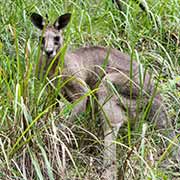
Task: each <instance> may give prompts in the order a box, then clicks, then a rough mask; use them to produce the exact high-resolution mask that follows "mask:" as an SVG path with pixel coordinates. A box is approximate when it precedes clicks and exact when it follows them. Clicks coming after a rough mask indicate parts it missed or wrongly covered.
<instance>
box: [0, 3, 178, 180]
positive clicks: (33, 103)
mask: <svg viewBox="0 0 180 180" xmlns="http://www.w3.org/2000/svg"><path fill="white" fill-rule="evenodd" d="M147 5H148V13H146V12H143V11H142V10H141V9H140V8H139V6H138V4H136V3H135V2H134V1H133V0H132V1H127V2H125V1H122V6H123V11H119V10H118V8H117V7H116V5H115V4H113V3H112V2H111V1H109V0H103V1H98V0H96V1H88V0H84V1H81V0H80V1H79V0H75V1H63V0H47V1H43V0H35V1H32V0H13V1H12V0H6V1H1V3H0V110H1V111H0V179H2V180H12V179H19V180H20V179H23V180H30V179H33V180H34V179H50V180H54V179H68V178H69V179H75V178H79V179H100V176H101V173H102V171H103V165H102V164H103V163H102V157H101V156H102V149H103V144H102V130H101V129H102V128H101V123H99V116H98V114H95V113H93V112H94V111H93V109H95V105H94V104H95V103H94V102H95V101H96V99H95V97H94V96H93V92H92V91H90V92H89V93H88V94H86V95H85V96H90V106H89V108H88V109H87V112H85V113H82V114H81V115H80V116H79V117H78V118H77V120H76V121H75V122H73V123H72V122H68V117H69V114H70V111H71V109H72V108H73V107H74V106H76V103H78V102H75V103H74V104H70V103H69V102H68V101H67V100H66V99H64V98H62V95H61V92H60V90H61V87H55V86H54V85H53V81H55V79H52V80H47V81H43V80H39V79H38V78H37V76H36V67H37V63H38V54H39V51H40V48H38V38H39V36H40V34H38V33H37V31H36V30H35V29H34V27H33V26H32V24H31V22H30V20H29V14H30V13H31V12H38V13H40V14H42V15H43V16H45V15H46V14H48V16H49V19H50V21H54V20H55V19H56V17H57V16H59V15H60V14H63V13H65V12H71V13H72V20H71V23H70V25H69V26H68V29H66V30H65V32H64V37H65V42H66V43H67V45H68V48H70V49H74V48H78V47H80V46H85V45H103V46H111V47H114V48H117V49H120V50H121V51H123V52H125V53H127V54H129V55H132V56H133V58H134V59H136V60H137V61H139V62H141V63H142V64H143V66H144V67H145V68H148V70H149V71H151V72H152V74H153V77H154V79H158V81H159V87H158V88H159V89H160V90H161V93H162V94H163V97H164V102H165V104H166V106H167V109H168V115H169V117H170V118H171V119H172V122H173V124H174V127H175V129H176V131H178V129H179V126H180V122H179V121H180V110H179V107H180V93H179V91H180V87H179V86H180V74H179V73H180V56H179V54H180V51H179V48H180V43H179V41H180V39H179V37H180V34H179V29H180V14H179V9H180V4H179V2H178V1H177V0H158V1H153V0H148V1H147ZM140 70H141V69H140ZM57 79H59V80H61V76H57ZM62 86H63V85H62ZM58 96H61V100H59V99H58V98H57V97H58ZM82 98H83V97H82ZM79 101H81V99H79ZM142 116H143V114H142ZM139 119H143V117H139ZM128 127H129V126H128ZM140 127H141V128H137V129H138V130H137V129H135V130H131V127H129V128H127V126H125V127H124V128H123V129H122V130H120V133H119V134H120V135H119V137H118V139H117V141H116V142H115V143H116V144H117V146H118V150H117V152H118V153H119V157H120V158H119V160H118V162H119V166H120V167H121V169H122V171H120V173H119V176H120V178H122V177H124V178H125V179H136V180H137V179H172V178H174V179H178V178H180V173H179V172H178V171H176V170H177V169H178V168H179V167H178V164H177V163H174V164H173V169H172V168H171V167H170V166H169V165H167V166H165V167H162V166H163V164H161V162H160V164H159V163H158V159H159V158H158V156H160V154H159V153H160V152H159V150H160V148H158V147H159V144H160V143H162V141H163V137H160V138H157V137H158V136H159V133H158V132H157V131H155V130H154V129H153V128H152V129H151V128H148V127H149V125H148V124H146V123H145V122H144V121H143V122H142V126H140ZM126 129H128V130H126ZM127 137H128V142H126V141H127V140H126V139H127ZM159 139H160V140H161V141H160V140H159ZM170 144H172V143H170ZM172 145H173V146H175V145H174V144H172ZM163 152H164V151H163ZM163 152H161V153H162V154H163ZM122 167H123V168H122Z"/></svg>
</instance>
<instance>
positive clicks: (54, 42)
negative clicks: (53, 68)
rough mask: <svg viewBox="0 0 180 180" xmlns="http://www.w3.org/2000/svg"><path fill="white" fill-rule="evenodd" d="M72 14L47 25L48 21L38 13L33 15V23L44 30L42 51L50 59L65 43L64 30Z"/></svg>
mask: <svg viewBox="0 0 180 180" xmlns="http://www.w3.org/2000/svg"><path fill="white" fill-rule="evenodd" d="M70 18H71V14H70V13H66V14H64V15H61V16H59V17H58V18H57V19H56V21H55V22H54V24H46V20H45V19H44V18H43V17H42V16H41V15H39V14H37V13H32V14H31V21H32V23H33V24H34V25H35V26H36V27H37V28H38V29H40V30H43V29H44V33H43V37H42V47H41V48H42V51H43V54H45V55H46V56H47V57H48V58H53V57H54V56H55V55H56V54H57V52H58V50H59V49H60V48H61V46H62V43H63V37H62V29H63V28H64V27H65V26H66V25H67V24H68V23H69V21H70Z"/></svg>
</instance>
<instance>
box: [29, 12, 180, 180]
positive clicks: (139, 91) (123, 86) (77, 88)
mask: <svg viewBox="0 0 180 180" xmlns="http://www.w3.org/2000/svg"><path fill="white" fill-rule="evenodd" d="M30 18H31V21H32V23H33V24H34V25H35V26H36V27H37V28H38V29H40V30H41V31H42V30H43V35H42V47H41V49H42V50H41V57H40V63H39V64H40V68H42V64H43V63H44V64H45V65H44V66H43V71H45V72H46V71H47V69H48V67H49V65H50V64H51V63H52V61H53V60H54V59H56V60H55V61H54V63H53V65H52V67H51V69H50V71H49V74H48V75H49V77H52V76H53V75H54V74H55V72H56V68H57V66H58V62H59V61H61V56H60V55H61V53H59V52H61V48H62V47H63V36H62V30H63V28H64V27H65V26H67V24H68V23H69V21H70V19H71V14H70V13H66V14H63V15H61V16H59V17H58V18H57V19H56V21H55V22H54V24H48V23H47V24H46V21H45V19H44V18H43V17H42V16H41V15H39V14H37V13H32V14H31V17H30ZM58 53H59V54H58ZM130 67H132V71H130V69H131V68H130ZM40 68H39V69H40ZM130 72H132V76H131V75H130ZM61 73H62V74H63V77H64V79H65V80H66V79H67V78H68V77H74V78H73V79H72V80H71V81H68V83H66V85H65V87H64V91H65V94H66V95H67V97H68V98H69V99H70V100H71V102H75V101H76V100H77V99H79V98H80V97H82V96H83V95H85V94H86V93H87V92H88V89H93V88H97V91H96V94H97V99H98V105H99V108H100V111H101V113H102V121H103V131H104V159H103V162H104V167H105V168H106V170H105V172H104V174H103V177H104V179H106V180H117V165H116V144H115V143H114V142H113V141H115V140H116V137H117V134H118V131H119V128H120V127H121V126H122V125H123V124H124V123H125V122H126V121H127V120H128V119H129V118H128V117H130V119H132V120H133V119H136V117H137V115H138V113H137V101H139V104H140V105H139V106H140V107H139V111H142V110H143V108H144V107H146V106H148V104H149V102H150V100H149V99H150V98H149V97H152V96H154V98H153V101H152V103H151V108H150V110H149V117H148V119H149V120H151V119H152V117H155V116H157V118H153V119H155V120H154V121H153V122H155V123H156V125H157V128H159V129H165V130H167V129H168V134H169V138H170V139H172V138H173V137H175V133H174V131H173V129H172V126H171V122H170V121H169V119H168V116H167V114H166V110H165V108H164V106H163V103H162V97H161V95H160V94H159V93H158V92H157V93H155V89H156V87H155V85H154V83H153V80H152V78H151V76H150V74H148V73H146V75H145V76H144V77H141V78H142V79H141V78H140V73H139V64H138V63H137V62H135V61H131V58H130V57H129V56H128V55H126V54H124V53H122V52H120V51H119V50H117V49H113V48H108V47H100V46H92V47H81V48H79V49H77V50H75V51H72V52H67V53H66V54H65V56H64V69H63V71H62V72H61ZM112 87H114V88H112ZM114 89H115V90H114ZM86 103H87V97H83V98H82V100H81V101H80V102H79V103H78V104H77V105H76V106H75V108H74V109H73V110H72V115H71V118H72V119H74V118H75V117H76V115H78V114H79V113H80V112H82V111H85V110H86ZM176 155H177V154H176ZM179 157H180V156H179Z"/></svg>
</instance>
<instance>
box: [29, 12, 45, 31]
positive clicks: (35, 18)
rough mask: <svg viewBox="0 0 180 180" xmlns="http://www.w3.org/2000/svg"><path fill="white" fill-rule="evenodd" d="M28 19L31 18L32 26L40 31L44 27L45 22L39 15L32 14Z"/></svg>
mask: <svg viewBox="0 0 180 180" xmlns="http://www.w3.org/2000/svg"><path fill="white" fill-rule="evenodd" d="M30 18H31V22H32V23H33V24H34V26H36V27H37V28H38V29H40V30H42V29H43V27H44V25H45V21H44V19H43V17H42V16H41V15H39V14H37V13H32V14H31V16H30Z"/></svg>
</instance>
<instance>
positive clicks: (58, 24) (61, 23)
mask: <svg viewBox="0 0 180 180" xmlns="http://www.w3.org/2000/svg"><path fill="white" fill-rule="evenodd" d="M70 19H71V14H70V13H66V14H63V15H61V16H59V17H58V18H57V19H56V21H55V22H54V27H55V29H57V30H60V29H62V28H64V27H65V26H66V25H67V24H68V23H69V21H70Z"/></svg>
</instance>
